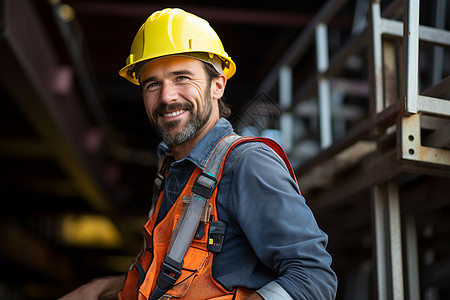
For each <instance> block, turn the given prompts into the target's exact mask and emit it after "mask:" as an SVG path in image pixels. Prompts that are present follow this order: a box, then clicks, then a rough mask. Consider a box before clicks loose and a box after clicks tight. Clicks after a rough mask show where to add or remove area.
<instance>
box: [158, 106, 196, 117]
mask: <svg viewBox="0 0 450 300" xmlns="http://www.w3.org/2000/svg"><path fill="white" fill-rule="evenodd" d="M190 109H192V104H191V103H189V102H187V103H176V104H169V105H167V104H159V105H158V106H157V107H156V108H155V110H154V111H153V117H157V116H159V115H162V114H165V113H168V112H171V111H176V110H190Z"/></svg>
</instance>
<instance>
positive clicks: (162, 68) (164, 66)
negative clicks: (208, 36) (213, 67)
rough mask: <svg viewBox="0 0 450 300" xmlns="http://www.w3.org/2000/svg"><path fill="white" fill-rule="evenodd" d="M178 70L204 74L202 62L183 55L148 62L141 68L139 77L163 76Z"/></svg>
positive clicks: (199, 74)
mask: <svg viewBox="0 0 450 300" xmlns="http://www.w3.org/2000/svg"><path fill="white" fill-rule="evenodd" d="M178 71H189V72H191V73H192V74H195V75H198V76H201V75H204V74H205V72H204V68H203V63H202V62H201V61H199V60H198V59H195V58H191V57H184V56H167V57H163V58H159V59H156V60H154V61H152V62H150V63H149V64H148V65H146V66H145V68H144V69H143V70H142V72H141V75H140V79H141V80H143V79H145V78H148V77H150V76H164V75H166V74H170V73H173V72H178Z"/></svg>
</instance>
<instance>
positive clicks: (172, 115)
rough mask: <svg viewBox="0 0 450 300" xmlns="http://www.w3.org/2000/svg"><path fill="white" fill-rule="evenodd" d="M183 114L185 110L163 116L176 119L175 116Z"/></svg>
mask: <svg viewBox="0 0 450 300" xmlns="http://www.w3.org/2000/svg"><path fill="white" fill-rule="evenodd" d="M183 112H184V110H177V111H174V112H170V113H166V114H163V116H164V117H175V116H178V115H179V114H182V113H183Z"/></svg>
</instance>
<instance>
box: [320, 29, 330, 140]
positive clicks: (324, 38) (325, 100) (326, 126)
mask: <svg viewBox="0 0 450 300" xmlns="http://www.w3.org/2000/svg"><path fill="white" fill-rule="evenodd" d="M328 56H329V54H328V30H327V25H326V24H324V23H319V24H317V26H316V57H317V72H318V80H317V81H318V97H319V121H320V145H321V147H322V148H327V147H328V146H330V145H331V144H332V142H333V137H332V126H331V124H332V122H331V96H330V82H329V80H328V79H327V78H326V77H325V76H324V75H323V74H324V72H326V71H327V70H328V66H329V57H328Z"/></svg>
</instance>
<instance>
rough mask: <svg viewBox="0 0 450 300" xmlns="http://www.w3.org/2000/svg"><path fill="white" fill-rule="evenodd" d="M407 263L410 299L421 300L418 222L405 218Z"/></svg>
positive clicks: (409, 217) (408, 217)
mask: <svg viewBox="0 0 450 300" xmlns="http://www.w3.org/2000/svg"><path fill="white" fill-rule="evenodd" d="M405 241H406V247H405V248H406V261H407V271H408V272H407V274H408V278H407V279H408V299H410V300H420V281H419V255H418V251H417V232H416V220H415V218H414V216H413V215H411V214H409V215H406V216H405Z"/></svg>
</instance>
